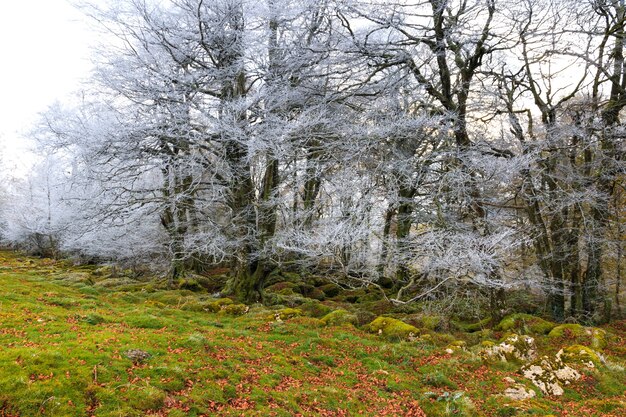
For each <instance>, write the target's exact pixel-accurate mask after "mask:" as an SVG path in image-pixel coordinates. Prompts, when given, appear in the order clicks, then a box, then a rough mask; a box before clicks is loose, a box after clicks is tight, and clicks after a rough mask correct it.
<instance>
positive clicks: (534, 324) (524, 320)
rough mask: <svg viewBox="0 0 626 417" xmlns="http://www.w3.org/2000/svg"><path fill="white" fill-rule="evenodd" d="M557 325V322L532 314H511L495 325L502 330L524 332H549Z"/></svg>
mask: <svg viewBox="0 0 626 417" xmlns="http://www.w3.org/2000/svg"><path fill="white" fill-rule="evenodd" d="M555 327H556V324H555V323H552V322H549V321H546V320H544V319H542V318H539V317H535V316H533V315H531V314H523V313H517V314H510V315H508V316H506V317H505V318H503V319H502V320H501V321H500V323H499V324H498V325H497V326H496V327H495V329H496V330H501V331H515V332H519V333H523V334H548V333H550V331H551V330H552V329H554V328H555Z"/></svg>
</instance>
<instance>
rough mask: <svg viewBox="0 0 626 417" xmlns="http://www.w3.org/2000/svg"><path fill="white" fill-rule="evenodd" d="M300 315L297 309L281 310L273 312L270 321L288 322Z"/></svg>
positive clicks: (300, 311)
mask: <svg viewBox="0 0 626 417" xmlns="http://www.w3.org/2000/svg"><path fill="white" fill-rule="evenodd" d="M301 315H302V310H300V309H298V308H283V309H282V310H277V311H275V312H274V314H273V315H272V316H270V320H271V319H273V320H276V321H283V320H288V319H291V318H294V317H300V316H301Z"/></svg>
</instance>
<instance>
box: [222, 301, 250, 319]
mask: <svg viewBox="0 0 626 417" xmlns="http://www.w3.org/2000/svg"><path fill="white" fill-rule="evenodd" d="M249 310H250V307H248V306H247V305H245V304H225V305H223V306H222V307H221V309H220V314H228V315H230V316H243V315H244V314H246V313H247V312H248V311H249Z"/></svg>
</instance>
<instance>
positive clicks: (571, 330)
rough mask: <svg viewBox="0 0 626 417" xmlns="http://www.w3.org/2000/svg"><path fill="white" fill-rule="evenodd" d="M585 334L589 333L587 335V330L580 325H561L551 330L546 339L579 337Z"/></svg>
mask: <svg viewBox="0 0 626 417" xmlns="http://www.w3.org/2000/svg"><path fill="white" fill-rule="evenodd" d="M586 334H590V333H587V329H585V327H584V326H581V325H580V324H561V325H560V326H556V327H555V328H553V329H552V330H551V331H550V333H548V337H552V338H555V337H579V336H584V335H586Z"/></svg>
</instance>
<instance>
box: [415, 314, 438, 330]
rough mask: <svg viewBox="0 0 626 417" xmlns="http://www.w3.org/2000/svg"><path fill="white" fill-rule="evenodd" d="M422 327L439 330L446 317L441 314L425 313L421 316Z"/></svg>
mask: <svg viewBox="0 0 626 417" xmlns="http://www.w3.org/2000/svg"><path fill="white" fill-rule="evenodd" d="M419 321H420V322H421V327H423V328H425V329H427V330H438V329H440V328H441V327H442V325H443V322H444V319H443V317H441V316H434V315H423V316H420V317H419Z"/></svg>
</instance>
